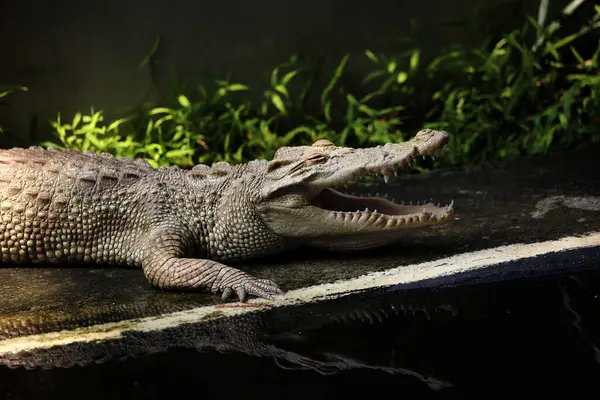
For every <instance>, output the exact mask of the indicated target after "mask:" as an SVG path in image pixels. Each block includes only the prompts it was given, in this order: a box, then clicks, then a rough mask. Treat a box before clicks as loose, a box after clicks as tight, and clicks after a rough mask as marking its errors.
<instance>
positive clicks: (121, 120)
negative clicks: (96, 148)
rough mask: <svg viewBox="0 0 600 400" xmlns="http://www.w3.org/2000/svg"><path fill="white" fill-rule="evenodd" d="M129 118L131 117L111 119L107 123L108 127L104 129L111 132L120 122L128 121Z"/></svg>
mask: <svg viewBox="0 0 600 400" xmlns="http://www.w3.org/2000/svg"><path fill="white" fill-rule="evenodd" d="M130 119H131V118H120V119H118V120H116V121H113V122H112V123H111V124H110V125H108V128H107V129H106V130H107V131H109V132H111V131H113V130H115V129H117V128H118V127H119V126H120V125H121V124H123V123H125V122H127V121H129V120H130Z"/></svg>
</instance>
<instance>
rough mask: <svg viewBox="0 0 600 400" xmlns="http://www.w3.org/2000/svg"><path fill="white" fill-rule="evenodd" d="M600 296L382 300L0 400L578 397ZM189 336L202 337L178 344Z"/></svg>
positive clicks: (539, 290) (347, 303)
mask: <svg viewBox="0 0 600 400" xmlns="http://www.w3.org/2000/svg"><path fill="white" fill-rule="evenodd" d="M599 295H600V271H595V270H594V271H585V272H579V273H576V274H574V273H569V274H561V275H554V276H547V277H544V278H536V279H533V278H531V279H525V280H515V281H505V282H501V283H485V284H475V285H471V286H462V287H453V288H444V289H437V290H435V289H428V290H423V289H415V290H408V291H404V292H385V291H381V290H380V291H377V292H372V293H366V294H363V295H360V296H352V297H348V298H342V299H338V300H335V301H331V302H328V303H327V304H317V305H314V306H310V307H307V306H303V307H297V308H296V307H295V308H286V309H279V310H273V311H269V312H267V313H260V315H259V316H252V317H248V316H246V317H242V318H240V319H239V320H237V321H233V322H232V325H223V326H221V325H219V326H218V329H216V330H211V332H212V333H211V334H215V332H217V333H218V335H225V336H226V335H228V334H232V335H234V337H235V341H236V345H235V346H234V348H230V349H229V351H230V352H229V354H223V353H221V352H219V351H216V350H214V349H213V350H206V349H204V350H203V351H202V352H198V351H196V350H195V349H194V348H190V347H193V346H192V345H185V344H183V345H182V343H186V342H185V340H184V341H180V342H179V344H180V345H179V347H176V348H171V349H168V350H166V351H159V352H157V353H156V354H152V355H147V356H140V357H137V358H127V359H125V360H112V361H109V362H106V363H103V364H98V365H90V366H86V367H72V368H67V369H50V370H34V371H27V370H24V369H17V370H9V369H7V368H2V369H0V396H1V398H6V399H24V398H40V397H49V398H61V399H67V398H73V399H75V398H77V399H80V398H88V399H89V398H91V399H95V398H98V399H100V398H103V399H105V398H109V397H116V398H128V399H137V398H167V397H171V396H177V395H180V396H184V395H185V396H186V397H187V396H189V395H190V394H191V395H193V396H198V397H202V398H233V397H242V396H243V397H247V396H254V395H256V396H261V397H262V398H272V397H281V398H294V399H295V398H302V399H320V398H332V397H333V398H335V397H341V396H344V397H345V396H346V395H347V394H353V393H354V394H356V389H354V387H355V386H356V385H365V384H367V385H375V386H371V389H369V391H370V393H373V394H377V393H384V391H387V390H389V388H388V386H389V385H395V388H394V390H395V394H390V396H393V397H397V396H400V397H406V396H409V397H410V398H413V397H416V398H423V397H430V396H431V397H433V396H435V397H436V398H439V397H442V398H463V397H465V396H466V395H477V396H488V395H489V394H490V393H497V392H498V391H509V392H513V393H514V392H518V393H523V392H525V391H528V392H529V391H533V392H535V393H537V394H540V393H550V392H556V391H565V393H568V394H570V395H575V394H576V393H577V391H582V390H584V389H585V390H592V391H593V390H594V389H595V388H596V381H597V378H598V377H600V374H599V372H600V368H599V367H600V365H599V360H600V350H599V349H600V322H599V321H600V319H599V318H598V316H599V315H600V298H599ZM228 323H229V322H228ZM215 326H217V325H215ZM234 328H235V329H234ZM232 329H233V330H232ZM186 332H187V333H186ZM190 332H199V331H193V330H192V331H182V332H172V334H173V336H172V337H173V338H175V337H181V336H185V335H188V336H189V335H190ZM203 332H204V334H206V331H203ZM196 335H198V338H199V337H200V333H196ZM188 339H189V338H188ZM196 339H197V338H196ZM136 340H137V342H138V343H142V342H143V340H144V338H143V337H140V338H137V339H136ZM171 340H173V339H171ZM194 340H195V339H194ZM194 340H191V341H189V343H193V342H194ZM148 343H151V342H150V341H148ZM212 343H213V344H215V345H219V341H218V340H216V339H214V340H213V341H212ZM199 344H200V341H198V346H199ZM252 353H255V354H256V353H259V354H260V355H261V356H260V357H259V356H257V355H250V354H252Z"/></svg>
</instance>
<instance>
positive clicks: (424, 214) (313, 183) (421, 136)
mask: <svg viewBox="0 0 600 400" xmlns="http://www.w3.org/2000/svg"><path fill="white" fill-rule="evenodd" d="M448 140H449V135H448V133H446V132H441V131H435V130H429V129H426V130H422V131H419V132H418V133H417V134H416V136H415V137H414V138H412V139H411V140H409V141H406V142H402V143H388V144H385V145H384V146H377V147H372V148H365V149H354V148H350V147H337V146H335V145H334V144H333V143H331V142H329V141H326V140H319V141H317V142H315V143H314V144H313V145H312V146H298V147H282V148H280V149H279V150H277V152H276V154H275V157H274V158H273V160H272V161H270V162H268V163H267V164H266V168H267V172H266V181H265V184H264V185H263V187H262V194H261V196H260V197H261V199H262V200H261V201H260V202H259V204H258V205H257V208H258V210H259V212H260V213H261V215H262V218H263V220H264V221H265V223H266V224H267V225H268V226H269V227H270V229H271V230H273V232H275V233H276V234H278V235H282V236H284V237H288V238H297V239H298V240H301V241H302V242H307V243H308V244H311V245H314V246H318V247H323V248H328V249H344V250H347V249H349V248H354V249H359V248H361V249H364V248H370V247H375V246H379V245H382V244H386V243H389V242H392V241H394V240H396V238H397V235H396V234H397V233H399V232H401V231H403V230H405V229H407V228H415V227H423V226H426V225H432V224H439V223H443V222H445V221H447V220H448V219H449V218H451V217H452V215H453V212H454V210H453V205H452V203H451V204H450V205H448V206H441V207H440V206H437V205H435V204H433V203H429V204H421V205H404V204H398V203H395V202H393V201H389V200H387V199H385V198H380V197H360V196H351V195H348V194H344V193H342V192H340V191H338V190H335V189H333V188H334V187H338V186H340V185H344V184H348V183H353V182H355V181H357V180H358V179H360V178H361V177H363V176H365V175H369V174H373V173H375V174H381V175H382V176H383V179H384V180H385V181H386V182H387V181H388V180H389V179H390V178H392V177H394V176H395V175H396V173H397V172H398V171H399V170H401V169H402V168H404V167H407V166H409V165H410V164H411V162H412V161H413V160H414V159H415V158H417V157H423V156H431V155H433V154H434V153H436V152H438V151H439V150H441V149H442V148H443V147H444V146H445V145H446V144H447V143H448Z"/></svg>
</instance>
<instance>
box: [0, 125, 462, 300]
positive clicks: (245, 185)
mask: <svg viewBox="0 0 600 400" xmlns="http://www.w3.org/2000/svg"><path fill="white" fill-rule="evenodd" d="M448 140H449V135H448V133H446V132H441V131H435V130H429V129H426V130H421V131H419V132H418V133H417V134H416V135H415V137H414V138H412V139H411V140H408V141H406V142H401V143H388V144H385V145H383V146H377V147H372V148H361V149H354V148H350V147H338V146H335V145H334V144H333V143H331V142H329V141H327V140H319V141H317V142H315V143H314V144H313V145H312V146H297V147H282V148H280V149H278V150H277V152H276V154H275V156H274V157H273V160H271V161H266V160H254V161H251V162H249V163H246V164H240V165H235V166H231V165H229V164H226V163H217V164H215V165H213V167H209V166H206V165H197V166H195V167H193V168H191V169H189V170H185V169H181V168H179V167H177V166H171V167H160V168H153V167H151V166H150V165H149V164H148V163H147V162H146V161H144V160H142V159H137V160H131V159H128V158H122V157H114V156H112V155H110V154H107V153H102V154H96V153H93V152H89V151H84V152H78V151H75V150H60V149H57V148H49V149H43V148H41V147H30V148H28V149H22V148H13V149H8V150H0V217H1V218H0V233H1V234H2V236H0V250H1V253H2V263H3V264H13V265H15V264H19V263H21V264H22V263H54V264H56V263H63V262H65V263H84V264H85V263H97V264H111V265H124V266H132V267H141V268H142V269H143V271H144V273H145V276H146V277H147V278H148V280H149V281H150V282H151V283H152V284H153V285H154V286H156V287H159V288H162V289H166V290H193V289H201V290H206V291H210V292H212V293H219V292H220V293H222V297H223V298H225V299H226V298H228V297H229V296H231V295H232V294H234V293H235V294H236V295H237V296H238V298H239V300H240V301H245V300H246V298H247V296H248V295H254V296H258V297H264V298H272V295H273V294H276V293H281V292H282V290H281V289H280V288H279V287H278V285H277V284H276V283H274V282H272V281H270V280H266V279H257V278H255V277H253V276H251V275H249V274H247V273H245V272H242V271H241V270H239V269H236V268H233V267H231V266H229V265H226V264H225V263H229V262H236V261H237V262H239V261H243V260H248V259H251V258H255V257H259V256H263V255H267V254H272V253H276V252H280V251H283V250H286V249H290V248H294V247H298V246H302V245H307V246H316V247H320V248H325V249H332V250H344V251H346V250H355V249H365V248H374V247H379V246H383V245H387V244H390V243H392V242H394V241H397V240H398V239H399V237H401V233H402V232H403V231H404V230H405V229H406V228H412V227H422V226H426V225H431V224H437V223H442V222H445V221H447V220H448V219H449V218H450V217H451V216H452V215H453V206H452V203H450V205H448V206H439V205H435V204H433V203H427V204H420V205H404V204H397V203H394V202H392V201H389V200H387V199H384V198H379V197H357V196H351V195H347V194H344V193H342V192H340V191H337V190H334V189H333V187H337V186H339V185H341V184H345V183H348V182H354V181H355V180H357V179H358V178H360V177H363V176H365V175H368V174H373V173H374V174H381V175H383V177H384V179H385V181H386V182H387V181H388V179H389V178H390V176H394V175H395V174H396V172H397V171H398V170H399V169H401V168H402V167H405V166H407V165H410V164H411V162H412V161H413V160H414V159H415V158H417V157H425V156H430V155H433V154H434V153H435V152H437V151H439V150H441V149H442V148H443V147H444V146H445V145H446V144H447V143H448Z"/></svg>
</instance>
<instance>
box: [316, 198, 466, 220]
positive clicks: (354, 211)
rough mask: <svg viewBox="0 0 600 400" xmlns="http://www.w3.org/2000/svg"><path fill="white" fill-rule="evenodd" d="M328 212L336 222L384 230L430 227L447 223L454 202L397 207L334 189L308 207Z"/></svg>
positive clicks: (451, 213)
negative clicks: (402, 227)
mask: <svg viewBox="0 0 600 400" xmlns="http://www.w3.org/2000/svg"><path fill="white" fill-rule="evenodd" d="M310 204H311V205H312V206H314V207H317V208H320V209H321V210H327V211H329V214H330V216H331V217H333V218H335V219H342V220H349V221H357V222H358V221H361V222H371V223H372V224H381V225H385V226H386V227H390V228H391V227H394V226H396V225H398V224H400V225H403V224H416V225H423V224H431V223H440V222H444V221H446V220H448V219H449V218H451V217H452V215H453V213H454V202H453V201H452V202H450V204H449V205H446V206H441V205H440V204H434V203H433V202H425V201H423V202H416V203H415V204H402V203H401V204H398V203H395V202H393V201H390V200H388V199H385V198H382V197H372V196H364V197H363V196H353V195H350V194H345V193H342V192H339V191H337V190H334V189H324V190H322V191H321V192H319V193H318V194H317V195H316V196H315V197H314V198H313V199H312V200H311V203H310Z"/></svg>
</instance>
